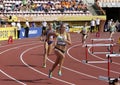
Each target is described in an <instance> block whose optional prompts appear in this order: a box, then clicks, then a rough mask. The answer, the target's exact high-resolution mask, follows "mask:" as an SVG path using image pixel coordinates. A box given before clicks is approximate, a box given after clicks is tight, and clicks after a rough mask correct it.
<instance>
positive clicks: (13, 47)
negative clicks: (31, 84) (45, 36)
mask: <svg viewBox="0 0 120 85" xmlns="http://www.w3.org/2000/svg"><path fill="white" fill-rule="evenodd" d="M34 44H39V43H38V42H37V43H32V44H27V45H21V46H16V47H13V48H9V49H7V50H4V51H2V52H0V54H3V53H5V52H7V51H10V50H13V49H17V48H20V47H24V46H28V45H34ZM0 72H1V73H3V74H4V75H6V76H7V77H8V78H10V79H12V80H14V81H16V82H18V83H20V84H22V83H23V82H21V81H19V80H17V79H15V78H14V77H12V76H10V75H8V74H7V73H5V72H4V71H3V70H1V69H0ZM23 85H26V84H25V83H23Z"/></svg>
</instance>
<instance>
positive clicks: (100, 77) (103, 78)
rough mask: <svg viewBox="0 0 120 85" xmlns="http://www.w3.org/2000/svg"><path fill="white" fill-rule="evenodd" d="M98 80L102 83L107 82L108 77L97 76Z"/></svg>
mask: <svg viewBox="0 0 120 85" xmlns="http://www.w3.org/2000/svg"><path fill="white" fill-rule="evenodd" d="M98 79H99V80H103V81H107V82H109V80H110V77H106V76H99V77H98Z"/></svg>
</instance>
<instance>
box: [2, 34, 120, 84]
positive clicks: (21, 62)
mask: <svg viewBox="0 0 120 85" xmlns="http://www.w3.org/2000/svg"><path fill="white" fill-rule="evenodd" d="M118 35H119V33H116V34H115V35H114V36H113V38H114V40H115V41H114V42H116V41H117V39H118V37H119V36H118ZM71 37H72V42H73V44H72V45H71V46H69V47H68V50H67V55H66V58H65V62H64V66H63V76H61V77H60V76H58V75H57V69H56V70H55V71H54V73H53V78H51V79H50V78H48V71H49V69H50V68H51V67H52V65H53V62H54V60H55V59H56V56H55V55H54V54H51V55H50V56H49V58H48V61H47V68H42V59H43V43H42V42H40V41H39V39H38V38H29V39H21V40H15V41H14V43H13V44H7V41H2V42H1V47H0V48H1V49H0V85H49V84H50V85H72V84H75V85H108V82H106V81H102V80H99V79H98V77H99V76H100V75H101V76H106V77H107V63H106V64H84V63H82V62H81V61H82V60H84V59H85V48H84V47H82V44H81V35H80V34H76V33H72V34H71ZM108 37H109V33H102V34H101V38H108ZM91 38H96V37H95V34H90V35H89V37H88V39H87V41H86V43H91V40H90V39H91ZM96 43H101V44H102V43H110V42H104V41H102V42H96ZM94 50H95V51H99V52H100V51H102V52H103V51H107V48H106V47H96V48H95V49H94ZM114 51H115V52H117V51H118V45H115V46H114ZM104 59H106V57H105V54H97V55H93V54H90V53H89V54H88V60H104ZM112 60H113V63H111V65H110V69H111V71H110V76H111V77H118V76H119V75H120V58H115V59H112Z"/></svg>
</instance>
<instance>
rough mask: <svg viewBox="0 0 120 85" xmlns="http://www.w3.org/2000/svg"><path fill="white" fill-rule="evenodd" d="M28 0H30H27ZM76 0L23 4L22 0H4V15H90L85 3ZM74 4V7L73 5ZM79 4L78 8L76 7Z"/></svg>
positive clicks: (40, 0) (36, 1) (37, 1)
mask: <svg viewBox="0 0 120 85" xmlns="http://www.w3.org/2000/svg"><path fill="white" fill-rule="evenodd" d="M29 1H30V0H29ZM75 1H76V0H68V1H67V0H66V1H64V0H63V1H62V0H54V2H53V1H50V0H33V2H27V4H26V5H24V4H23V2H22V0H4V1H3V4H4V11H3V12H2V13H3V14H4V15H17V16H21V15H25V16H28V15H30V16H36V15H38V16H42V15H91V12H90V11H89V10H88V9H87V6H86V4H84V3H82V2H75ZM73 4H74V7H73ZM78 5H79V8H78Z"/></svg>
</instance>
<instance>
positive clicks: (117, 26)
mask: <svg viewBox="0 0 120 85" xmlns="http://www.w3.org/2000/svg"><path fill="white" fill-rule="evenodd" d="M115 23H116V29H117V31H119V29H120V28H119V25H120V23H119V21H118V20H116V22H115Z"/></svg>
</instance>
